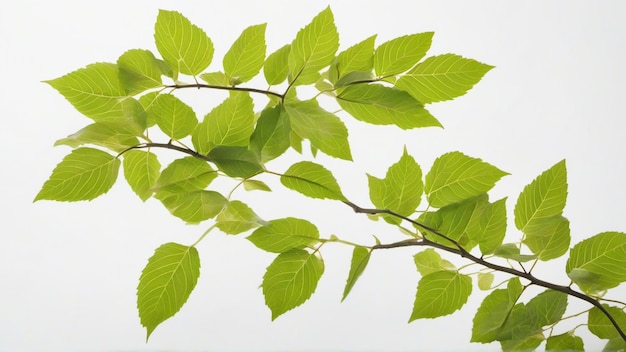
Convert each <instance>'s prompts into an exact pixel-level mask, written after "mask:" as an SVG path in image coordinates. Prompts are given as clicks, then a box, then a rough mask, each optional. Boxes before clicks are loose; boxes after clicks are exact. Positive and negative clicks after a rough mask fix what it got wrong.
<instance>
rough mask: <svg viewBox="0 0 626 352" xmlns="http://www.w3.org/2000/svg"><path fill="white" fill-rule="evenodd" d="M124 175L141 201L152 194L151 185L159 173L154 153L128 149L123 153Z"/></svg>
mask: <svg viewBox="0 0 626 352" xmlns="http://www.w3.org/2000/svg"><path fill="white" fill-rule="evenodd" d="M123 164H124V177H125V178H126V181H128V184H129V185H130V188H132V190H133V192H135V193H136V194H137V195H138V196H139V198H141V200H142V201H144V202H145V201H146V200H147V199H148V198H150V196H151V195H152V192H153V190H152V187H154V185H155V184H156V181H157V179H158V178H159V175H160V173H161V163H159V160H158V159H157V156H156V154H154V153H152V152H144V151H141V150H129V151H127V152H126V153H124V162H123Z"/></svg>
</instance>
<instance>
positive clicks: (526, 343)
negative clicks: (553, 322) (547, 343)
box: [500, 332, 545, 351]
mask: <svg viewBox="0 0 626 352" xmlns="http://www.w3.org/2000/svg"><path fill="white" fill-rule="evenodd" d="M544 339H545V336H543V333H541V332H538V333H536V334H534V335H530V336H527V337H525V338H523V339H521V340H516V339H512V340H506V341H500V346H501V348H502V350H503V351H534V350H536V349H537V347H539V345H541V343H542V342H543V340H544Z"/></svg>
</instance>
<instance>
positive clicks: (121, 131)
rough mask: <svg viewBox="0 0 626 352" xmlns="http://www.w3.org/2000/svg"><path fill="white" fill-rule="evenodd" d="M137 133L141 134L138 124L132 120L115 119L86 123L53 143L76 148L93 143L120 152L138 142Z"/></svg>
mask: <svg viewBox="0 0 626 352" xmlns="http://www.w3.org/2000/svg"><path fill="white" fill-rule="evenodd" d="M139 134H141V130H140V128H139V126H137V125H136V124H135V123H133V122H132V121H130V120H128V119H115V120H110V121H102V122H96V123H92V124H90V125H87V126H86V127H84V128H82V129H81V130H79V131H77V132H76V133H73V134H71V135H69V136H67V137H65V138H62V139H59V140H57V141H56V142H55V143H54V145H55V146H57V145H68V146H70V147H72V148H76V147H79V146H81V145H84V144H93V145H99V146H102V147H105V148H107V149H110V150H113V151H115V152H121V151H123V150H126V149H128V148H130V147H133V146H136V145H137V144H139V141H138V140H137V137H136V136H137V135H139Z"/></svg>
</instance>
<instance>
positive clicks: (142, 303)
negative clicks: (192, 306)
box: [137, 242, 200, 339]
mask: <svg viewBox="0 0 626 352" xmlns="http://www.w3.org/2000/svg"><path fill="white" fill-rule="evenodd" d="M199 276H200V257H199V256H198V251H197V250H196V248H195V247H188V246H183V245H181V244H177V243H171V242H170V243H166V244H164V245H162V246H161V247H159V248H157V249H156V251H155V252H154V254H153V255H152V257H150V259H149V260H148V264H147V265H146V267H145V268H144V269H143V271H142V272H141V277H140V278H139V286H137V309H138V310H139V318H140V319H141V325H143V326H144V327H145V328H146V330H147V337H146V339H148V338H150V334H152V332H153V331H154V329H155V328H156V327H157V326H159V324H161V323H162V322H164V321H165V320H167V319H169V318H170V317H172V316H173V315H174V314H176V313H177V312H178V311H179V310H180V308H181V307H182V306H183V304H185V302H187V299H188V298H189V295H190V294H191V291H193V289H194V288H195V287H196V282H197V281H198V277H199Z"/></svg>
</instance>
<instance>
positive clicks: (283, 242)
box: [248, 218, 320, 253]
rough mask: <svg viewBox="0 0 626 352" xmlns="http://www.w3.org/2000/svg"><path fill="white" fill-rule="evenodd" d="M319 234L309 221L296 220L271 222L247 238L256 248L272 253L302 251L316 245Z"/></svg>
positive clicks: (285, 219) (287, 219)
mask: <svg viewBox="0 0 626 352" xmlns="http://www.w3.org/2000/svg"><path fill="white" fill-rule="evenodd" d="M319 237H320V233H319V231H318V230H317V227H315V225H313V224H312V223H310V222H309V221H306V220H303V219H297V218H284V219H276V220H271V221H270V222H269V223H268V224H267V225H264V226H262V227H259V228H258V229H256V230H254V232H253V233H252V234H251V235H250V236H248V240H249V241H250V242H252V243H253V244H254V245H255V246H257V247H258V248H260V249H262V250H264V251H267V252H274V253H284V252H287V251H290V250H292V249H304V248H305V247H311V246H313V245H314V244H316V243H318V242H319V241H318V239H319Z"/></svg>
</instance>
